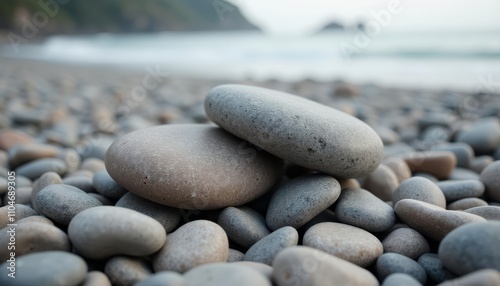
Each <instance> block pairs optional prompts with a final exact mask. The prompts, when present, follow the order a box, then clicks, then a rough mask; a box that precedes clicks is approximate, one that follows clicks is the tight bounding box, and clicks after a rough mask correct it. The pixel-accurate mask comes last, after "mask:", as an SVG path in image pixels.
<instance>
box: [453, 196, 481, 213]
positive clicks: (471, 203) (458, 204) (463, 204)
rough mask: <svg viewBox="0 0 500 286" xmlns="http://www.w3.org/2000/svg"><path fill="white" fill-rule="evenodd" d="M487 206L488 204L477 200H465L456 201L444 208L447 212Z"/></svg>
mask: <svg viewBox="0 0 500 286" xmlns="http://www.w3.org/2000/svg"><path fill="white" fill-rule="evenodd" d="M482 206H488V203H487V202H486V201H484V200H481V199H479V198H465V199H461V200H458V201H454V202H452V203H450V204H448V206H447V207H446V208H447V209H449V210H459V211H461V210H466V209H470V208H474V207H482Z"/></svg>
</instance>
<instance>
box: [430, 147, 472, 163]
mask: <svg viewBox="0 0 500 286" xmlns="http://www.w3.org/2000/svg"><path fill="white" fill-rule="evenodd" d="M431 150H432V151H450V152H453V153H454V154H455V156H456V157H457V167H459V168H470V167H471V163H472V160H473V159H474V149H472V147H471V146H470V145H469V144H467V143H463V142H454V143H445V144H440V145H436V146H433V147H432V149H431Z"/></svg>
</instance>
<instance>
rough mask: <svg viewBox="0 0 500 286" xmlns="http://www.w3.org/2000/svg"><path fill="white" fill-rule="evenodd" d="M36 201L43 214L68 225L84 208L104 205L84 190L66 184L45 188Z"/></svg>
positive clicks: (36, 197)
mask: <svg viewBox="0 0 500 286" xmlns="http://www.w3.org/2000/svg"><path fill="white" fill-rule="evenodd" d="M34 202H35V204H36V206H37V208H38V210H39V211H40V213H41V214H43V215H45V216H47V217H48V218H50V219H51V220H53V221H54V222H56V223H59V224H62V225H68V224H69V222H70V221H71V219H72V218H73V217H74V216H75V215H77V214H78V213H80V212H81V211H83V210H86V209H89V208H93V207H97V206H102V204H101V202H100V201H98V200H97V199H96V198H93V197H91V196H89V195H87V193H85V192H84V191H82V190H80V189H78V188H75V187H73V186H69V185H64V184H56V185H49V186H47V187H45V188H43V189H42V190H41V191H40V192H39V193H38V194H37V195H36V196H35V199H34Z"/></svg>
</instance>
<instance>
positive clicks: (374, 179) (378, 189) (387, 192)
mask: <svg viewBox="0 0 500 286" xmlns="http://www.w3.org/2000/svg"><path fill="white" fill-rule="evenodd" d="M398 186H399V180H398V178H397V176H396V174H394V171H392V169H391V168H389V167H387V166H385V165H383V164H381V165H379V166H378V167H377V169H375V171H373V172H372V173H371V174H370V175H369V176H368V177H366V178H365V180H364V182H363V188H364V189H366V190H368V191H370V192H371V193H372V194H374V195H375V196H377V197H378V198H379V199H381V200H383V201H390V200H392V194H393V193H394V191H395V190H396V188H397V187H398Z"/></svg>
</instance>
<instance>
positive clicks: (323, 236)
mask: <svg viewBox="0 0 500 286" xmlns="http://www.w3.org/2000/svg"><path fill="white" fill-rule="evenodd" d="M303 245H304V246H309V247H312V248H315V249H319V250H322V251H325V252H327V253H329V254H332V255H335V256H336V257H339V258H342V259H344V260H347V261H349V262H352V263H354V264H356V265H359V266H361V267H367V266H370V265H371V264H373V263H374V262H375V260H377V258H378V257H379V256H380V255H382V252H383V248H382V243H380V241H379V240H378V239H377V238H376V237H375V236H374V235H372V234H371V233H369V232H367V231H364V230H362V229H360V228H357V227H354V226H350V225H346V224H341V223H333V222H324V223H319V224H316V225H314V226H312V227H311V228H309V229H308V230H307V231H306V233H305V234H304V237H303Z"/></svg>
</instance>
